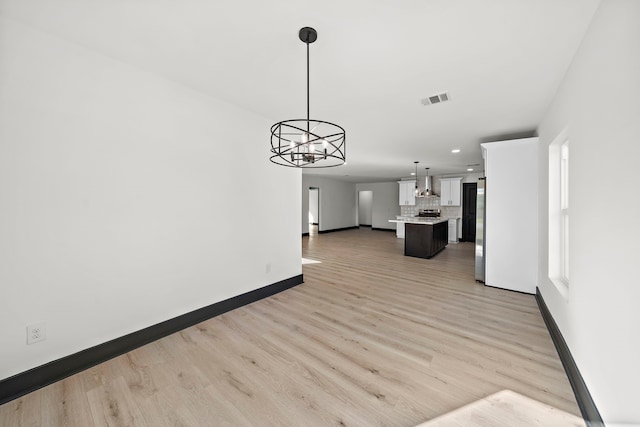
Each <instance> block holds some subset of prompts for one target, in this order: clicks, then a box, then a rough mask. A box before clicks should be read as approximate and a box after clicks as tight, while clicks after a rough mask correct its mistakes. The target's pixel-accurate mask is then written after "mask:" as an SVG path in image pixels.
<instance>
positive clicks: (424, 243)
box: [404, 221, 449, 258]
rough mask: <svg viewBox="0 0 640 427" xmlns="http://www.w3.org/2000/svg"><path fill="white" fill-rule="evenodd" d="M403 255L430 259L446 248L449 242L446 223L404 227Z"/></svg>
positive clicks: (409, 223)
mask: <svg viewBox="0 0 640 427" xmlns="http://www.w3.org/2000/svg"><path fill="white" fill-rule="evenodd" d="M404 227H405V228H404V254H405V255H406V256H413V257H418V258H431V257H432V256H434V255H435V254H437V253H438V252H440V251H441V250H443V249H444V247H445V246H447V242H448V240H449V231H448V222H447V221H442V222H439V223H437V224H415V223H411V222H407V223H406V224H405V225H404Z"/></svg>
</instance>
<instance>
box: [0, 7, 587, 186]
mask: <svg viewBox="0 0 640 427" xmlns="http://www.w3.org/2000/svg"><path fill="white" fill-rule="evenodd" d="M598 4H599V0H322V1H314V2H311V1H308V0H269V1H258V0H253V1H247V0H236V1H222V0H218V1H204V0H179V1H178V0H129V1H125V0H93V1H87V0H55V1H53V0H0V13H2V14H3V15H5V16H7V17H9V18H11V19H14V20H17V21H20V22H23V23H25V24H27V25H31V26H33V27H37V28H39V29H41V30H44V31H46V32H49V33H51V34H54V35H56V36H59V37H62V38H64V39H66V40H69V41H71V42H74V43H78V44H81V45H84V46H86V47H88V48H90V49H93V50H95V51H98V52H101V53H103V54H105V55H108V56H110V57H113V58H115V59H118V60H121V61H124V62H127V63H129V64H132V65H134V66H136V67H139V68H141V69H144V70H147V71H150V72H153V73H156V74H159V75H162V76H164V77H166V78H168V79H171V80H174V81H176V82H179V83H181V84H183V85H185V86H188V87H190V88H192V89H195V90H197V91H200V92H204V93H206V94H210V95H212V96H215V97H218V98H221V99H224V100H226V101H228V102H231V103H234V104H237V105H240V106H243V107H245V108H248V109H250V110H252V111H254V112H257V113H258V114H260V115H262V116H265V117H267V118H269V119H270V120H272V121H273V122H277V121H280V120H284V119H292V118H300V117H304V116H305V114H306V93H305V84H306V81H305V78H306V75H305V59H306V56H305V55H306V53H305V45H304V43H302V42H301V41H300V40H299V39H298V30H299V29H300V28H301V27H304V26H312V27H314V28H315V29H316V30H317V31H318V41H317V42H315V43H313V44H312V45H311V116H312V118H317V119H321V120H327V121H332V122H335V123H338V124H340V125H341V126H343V127H344V128H345V129H346V131H347V147H348V148H347V149H348V164H347V165H346V166H341V167H337V168H330V169H314V170H312V171H311V172H309V173H313V174H331V175H335V176H338V177H341V178H343V179H347V180H351V181H356V182H366V181H383V180H393V179H397V178H400V177H402V176H407V175H409V173H410V172H411V171H413V170H414V164H413V161H414V160H418V161H420V166H419V167H420V172H424V169H423V168H424V167H430V168H431V169H430V174H431V175H437V174H445V173H461V172H466V169H467V165H469V164H477V163H481V155H480V147H479V143H480V142H485V141H490V140H499V139H504V138H509V137H512V136H530V135H531V134H532V132H534V130H535V128H536V127H537V125H538V124H539V122H540V121H541V119H542V117H543V114H544V112H545V111H546V109H547V107H548V106H549V104H550V103H551V100H552V98H553V96H554V94H555V91H556V88H557V87H558V85H559V83H560V81H561V79H562V77H563V76H564V74H565V72H566V70H567V67H568V65H569V63H570V61H571V59H572V57H573V55H574V53H575V51H576V49H577V47H578V46H579V44H580V41H581V40H582V37H583V35H584V33H585V31H586V29H587V26H588V24H589V22H590V20H591V17H592V15H593V13H594V11H595V9H596V8H597V6H598ZM43 72H44V71H43ZM442 91H449V93H450V96H451V101H449V102H447V103H444V104H437V105H432V106H426V107H425V106H423V105H422V104H421V102H420V100H421V99H422V98H425V97H427V96H429V95H432V94H435V93H439V92H442ZM212 143H221V142H220V141H212ZM254 143H255V144H256V149H263V147H264V150H265V158H267V157H268V148H269V129H268V128H267V129H265V136H264V140H263V141H255V142H254ZM453 148H459V149H461V152H460V153H459V154H452V153H451V150H452V149H453ZM274 167H278V166H275V165H274ZM476 169H477V168H476ZM305 173H307V172H306V171H305Z"/></svg>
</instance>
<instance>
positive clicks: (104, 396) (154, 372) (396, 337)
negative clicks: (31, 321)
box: [0, 228, 579, 427]
mask: <svg viewBox="0 0 640 427" xmlns="http://www.w3.org/2000/svg"><path fill="white" fill-rule="evenodd" d="M402 243H403V241H402V240H399V239H396V238H395V234H394V233H390V232H382V231H372V230H371V229H368V228H363V229H360V230H349V231H342V232H336V233H329V234H321V235H313V236H310V237H304V238H303V242H302V244H303V256H304V257H305V258H309V259H314V260H319V261H322V263H320V264H310V265H305V266H304V267H303V273H304V278H305V283H304V284H302V285H299V286H297V287H295V288H292V289H289V290H287V291H285V292H282V293H280V294H277V295H274V296H272V297H270V298H267V299H264V300H261V301H258V302H256V303H253V304H250V305H248V306H245V307H242V308H240V309H237V310H234V311H232V312H229V313H226V314H224V315H221V316H218V317H216V318H213V319H210V320H208V321H206V322H203V323H201V324H199V325H196V326H194V327H191V328H188V329H185V330H184V331H182V332H179V333H176V334H173V335H170V336H168V337H166V338H164V339H161V340H159V341H156V342H154V343H151V344H148V345H146V346H144V347H141V348H139V349H137V350H135V351H132V352H130V353H127V354H125V355H122V356H120V357H117V358H115V359H112V360H110V361H108V362H106V363H103V364H101V365H98V366H96V367H94V368H92V369H89V370H87V371H84V372H81V373H79V374H76V375H74V376H72V377H69V378H67V379H65V380H63V381H60V382H58V383H56V384H53V385H51V386H49V387H45V388H43V389H41V390H39V391H36V392H34V393H31V394H29V395H27V396H24V397H22V398H20V399H17V400H14V401H12V402H9V403H7V404H5V405H2V406H0V425H1V426H31V425H34V426H39V425H42V426H83V427H84V426H92V425H97V426H134V425H135V426H223V425H233V426H269V425H288V426H329V425H338V426H345V425H346V426H376V425H377V426H415V425H417V424H420V423H423V422H425V421H427V420H430V419H433V418H435V417H438V416H441V415H443V414H446V413H448V412H449V411H452V410H454V409H456V408H459V407H461V406H463V405H467V404H469V403H471V402H474V401H476V400H478V399H482V398H486V397H487V396H489V395H491V394H494V393H496V392H499V391H501V390H512V391H515V392H517V393H519V394H522V395H524V396H527V397H529V398H532V399H535V400H537V401H540V402H543V403H544V404H547V405H551V406H553V407H555V408H558V409H560V410H562V411H566V412H568V413H570V414H576V415H579V410H578V407H577V405H576V402H575V400H574V397H573V394H572V391H571V387H570V385H569V383H568V380H567V378H566V376H565V373H564V370H563V368H562V365H561V363H560V361H559V359H558V356H557V353H556V351H555V349H554V346H553V343H552V341H551V338H550V337H549V334H548V332H547V330H546V328H545V325H544V322H543V320H542V318H541V316H540V313H539V311H538V308H537V305H536V302H535V298H534V297H533V296H531V295H524V294H520V293H515V292H509V291H505V290H500V289H494V288H489V287H485V286H482V285H479V284H477V283H476V282H475V281H474V277H473V263H474V259H473V245H472V244H470V243H463V244H458V245H451V244H450V245H448V246H447V248H446V249H445V250H444V251H443V252H441V253H440V254H438V255H437V256H436V257H434V258H433V259H431V260H423V259H418V258H410V257H405V256H403V255H402V253H403V247H402Z"/></svg>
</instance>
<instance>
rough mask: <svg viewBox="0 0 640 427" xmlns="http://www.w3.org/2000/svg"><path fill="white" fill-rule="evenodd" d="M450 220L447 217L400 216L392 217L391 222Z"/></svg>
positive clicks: (428, 222)
mask: <svg viewBox="0 0 640 427" xmlns="http://www.w3.org/2000/svg"><path fill="white" fill-rule="evenodd" d="M447 221H449V220H448V219H447V218H429V217H410V216H406V217H398V219H390V220H389V222H395V223H399V222H402V223H412V224H439V223H441V222H447Z"/></svg>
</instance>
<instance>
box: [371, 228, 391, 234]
mask: <svg viewBox="0 0 640 427" xmlns="http://www.w3.org/2000/svg"><path fill="white" fill-rule="evenodd" d="M371 229H372V230H374V231H392V232H394V233H395V232H396V229H395V228H378V227H371Z"/></svg>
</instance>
